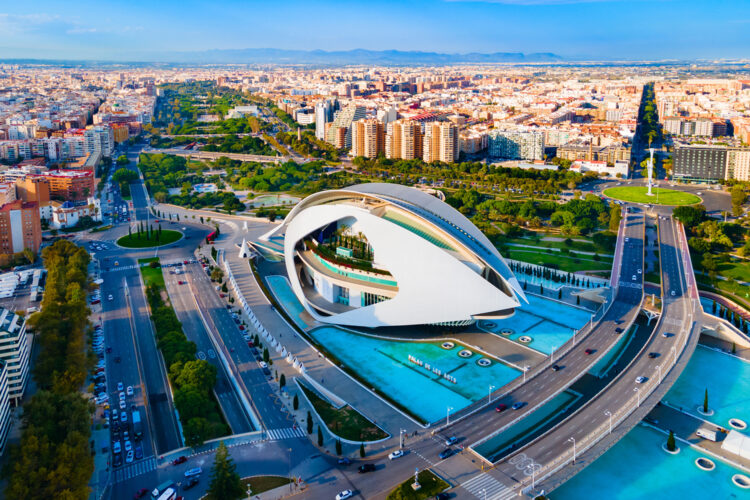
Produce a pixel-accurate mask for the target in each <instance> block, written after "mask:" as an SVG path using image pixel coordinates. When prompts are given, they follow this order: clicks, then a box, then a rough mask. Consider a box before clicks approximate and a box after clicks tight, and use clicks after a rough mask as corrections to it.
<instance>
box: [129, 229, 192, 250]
mask: <svg viewBox="0 0 750 500" xmlns="http://www.w3.org/2000/svg"><path fill="white" fill-rule="evenodd" d="M156 233H157V232H156V231H153V234H152V235H151V238H147V237H146V234H145V233H144V234H141V237H140V238H139V237H138V234H131V235H128V236H123V237H122V238H120V239H119V240H117V244H118V245H120V246H121V247H125V248H152V247H160V246H163V245H169V244H170V243H174V242H175V241H177V240H179V239H180V238H182V233H181V232H179V231H172V230H171V229H163V230H162V232H161V237H160V238H159V239H158V240H157V239H156Z"/></svg>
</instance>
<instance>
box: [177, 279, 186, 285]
mask: <svg viewBox="0 0 750 500" xmlns="http://www.w3.org/2000/svg"><path fill="white" fill-rule="evenodd" d="M177 284H178V285H184V284H185V281H182V280H180V281H178V282H177Z"/></svg>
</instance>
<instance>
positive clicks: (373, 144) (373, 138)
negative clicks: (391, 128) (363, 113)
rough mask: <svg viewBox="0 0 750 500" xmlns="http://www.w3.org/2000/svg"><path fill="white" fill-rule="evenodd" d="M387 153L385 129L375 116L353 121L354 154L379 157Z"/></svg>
mask: <svg viewBox="0 0 750 500" xmlns="http://www.w3.org/2000/svg"><path fill="white" fill-rule="evenodd" d="M383 153H385V130H384V127H383V124H382V123H381V122H380V121H378V120H376V119H375V118H370V119H367V120H359V121H356V122H354V123H352V156H364V157H365V158H377V156H378V155H379V154H383Z"/></svg>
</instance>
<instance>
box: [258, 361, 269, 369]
mask: <svg viewBox="0 0 750 500" xmlns="http://www.w3.org/2000/svg"><path fill="white" fill-rule="evenodd" d="M258 364H259V365H260V367H261V368H268V365H267V364H266V362H265V361H258Z"/></svg>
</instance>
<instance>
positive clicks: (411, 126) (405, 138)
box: [385, 119, 423, 160]
mask: <svg viewBox="0 0 750 500" xmlns="http://www.w3.org/2000/svg"><path fill="white" fill-rule="evenodd" d="M387 128H388V131H387V133H386V137H385V156H386V157H387V158H391V159H399V160H413V159H414V158H420V157H422V153H423V146H422V124H420V123H419V122H416V121H412V120H405V119H401V120H396V121H394V122H391V123H389V124H388V127H387Z"/></svg>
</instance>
